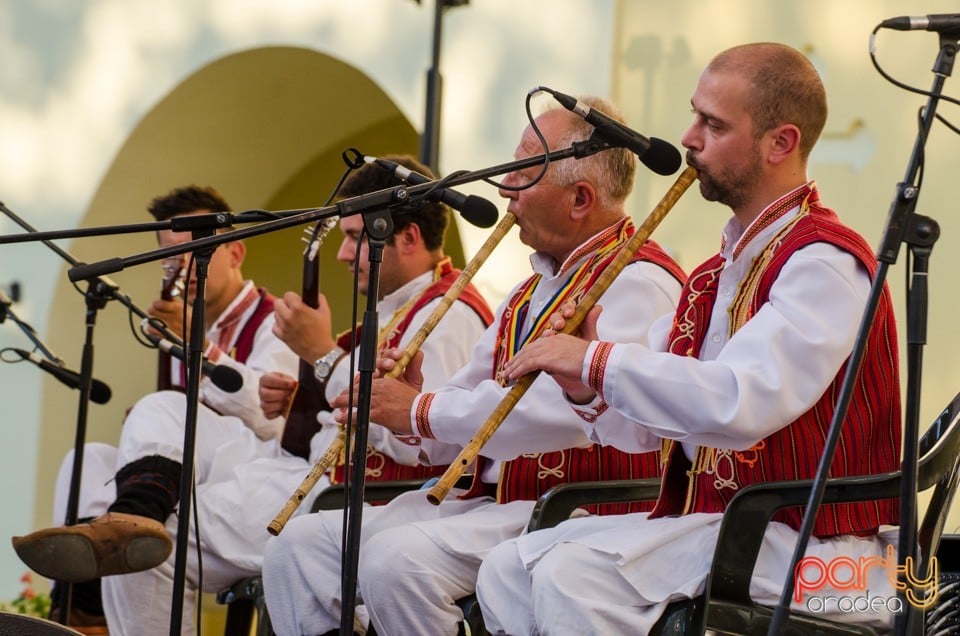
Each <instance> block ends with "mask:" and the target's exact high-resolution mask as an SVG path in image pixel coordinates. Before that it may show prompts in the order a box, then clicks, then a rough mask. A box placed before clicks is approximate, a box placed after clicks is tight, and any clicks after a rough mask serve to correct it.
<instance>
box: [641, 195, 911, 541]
mask: <svg viewBox="0 0 960 636" xmlns="http://www.w3.org/2000/svg"><path fill="white" fill-rule="evenodd" d="M808 202H809V203H810V208H809V213H807V214H802V216H800V218H799V219H798V220H797V221H796V222H795V223H794V225H793V227H792V228H789V229H788V230H787V231H786V234H785V235H783V236H780V237H778V238H777V239H776V240H772V241H771V242H770V244H769V245H768V247H767V250H768V252H769V251H770V250H772V253H771V254H769V260H768V261H767V262H766V263H762V264H761V265H760V266H758V265H757V264H756V263H754V268H755V271H753V272H751V274H750V276H749V277H748V278H750V279H752V280H755V281H756V287H755V288H754V290H753V293H752V296H750V297H748V298H744V299H743V302H742V303H739V304H738V306H737V307H736V308H734V307H732V308H731V310H732V311H731V315H732V318H733V320H732V321H731V322H732V324H733V326H732V329H736V328H737V327H738V326H742V325H743V324H744V323H745V322H746V321H747V320H749V319H750V318H751V317H752V316H754V315H755V314H756V312H757V311H759V309H760V307H761V306H762V305H763V304H764V303H766V302H767V301H768V300H769V294H770V289H771V287H772V286H773V284H774V281H776V279H777V276H778V274H779V272H780V269H781V268H782V267H783V265H784V264H785V263H786V262H787V261H788V260H789V258H790V256H791V255H792V254H793V253H794V252H796V251H797V250H799V249H801V248H803V247H805V246H807V245H810V244H812V243H816V242H827V243H830V244H832V245H835V246H837V247H839V248H840V249H842V250H845V251H847V252H849V253H851V254H852V255H854V256H855V257H856V258H857V259H858V260H859V261H860V262H861V263H862V264H863V265H864V267H866V268H867V270H868V271H869V272H870V274H871V276H873V275H875V273H876V269H877V264H876V259H875V258H874V255H873V253H872V251H871V250H870V248H869V246H868V245H867V244H866V242H865V241H864V240H863V238H862V237H860V236H859V235H858V234H856V233H855V232H853V231H852V230H851V229H849V228H847V227H846V226H844V225H842V224H841V223H840V221H839V220H838V218H837V216H836V214H835V213H834V212H833V211H831V210H829V209H827V208H824V207H820V206H819V201H818V198H817V193H816V191H815V190H811V192H810V196H809V199H808ZM760 260H761V259H757V261H760ZM722 267H723V259H722V257H721V256H719V255H718V256H715V257H713V258H712V259H711V260H709V261H707V262H706V263H704V264H703V265H701V266H700V267H698V268H697V270H696V271H695V272H694V273H693V274H691V276H690V278H689V280H688V282H687V285H686V286H685V287H684V291H683V293H682V294H681V302H680V306H679V307H678V308H677V313H676V316H677V317H681V316H683V317H684V320H679V319H675V320H674V326H673V332H672V334H671V339H670V343H671V345H670V348H671V351H672V352H673V353H676V354H677V355H684V356H694V357H696V356H698V355H699V351H700V348H701V346H702V344H703V339H704V336H705V334H706V332H707V327H708V325H709V322H710V314H711V310H712V308H713V304H714V301H715V300H716V295H717V278H718V277H719V272H720V270H721V269H722ZM745 280H747V278H745ZM691 299H692V302H691ZM734 309H738V310H739V311H740V312H741V313H740V314H739V315H738V313H737V312H736V311H734ZM681 322H682V323H683V327H684V328H683V329H681V328H679V324H680V323H681ZM691 326H692V330H691V329H690V327H691ZM846 366H847V363H844V365H843V366H842V367H841V368H840V370H839V371H838V373H837V375H836V377H835V378H834V380H833V381H832V383H831V384H830V386H829V387H828V388H827V390H826V392H825V393H824V394H823V396H822V397H821V398H820V400H819V401H818V402H817V403H816V404H814V405H813V407H812V408H811V409H810V410H809V411H807V412H806V413H804V414H803V415H801V416H800V417H799V418H798V419H796V420H795V421H794V422H792V423H790V424H789V425H787V426H786V427H784V428H782V429H780V430H779V431H777V432H776V433H774V434H773V435H770V436H769V437H767V438H765V439H763V440H761V441H760V442H758V443H757V444H756V445H754V446H753V447H752V448H750V449H749V450H746V451H731V450H724V449H715V448H700V447H698V448H697V451H696V456H695V459H694V461H693V462H690V460H688V459H687V457H686V455H685V454H684V452H683V449H682V447H681V445H680V444H677V443H674V442H673V441H672V440H665V441H664V444H663V451H662V452H663V457H664V468H663V476H662V480H663V485H662V487H661V493H660V498H659V499H658V501H657V505H656V507H655V508H654V511H653V512H652V513H651V517H661V516H668V515H680V514H687V513H693V512H722V511H723V510H724V509H725V508H726V506H727V503H728V502H729V501H730V499H731V498H732V497H733V496H734V495H735V494H736V493H737V492H739V490H741V489H742V488H744V487H746V486H749V485H750V484H755V483H761V482H770V481H781V480H797V479H811V478H813V477H814V475H815V473H816V470H817V465H818V463H819V460H820V456H821V453H822V450H823V445H824V440H825V438H826V436H827V432H828V429H829V427H830V422H831V420H832V418H833V413H834V406H835V403H836V398H837V396H838V394H839V392H840V387H841V384H842V382H843V377H844V375H845V373H846ZM757 417H763V414H762V413H757ZM899 460H900V387H899V379H898V362H897V338H896V326H895V321H894V316H893V309H892V304H891V299H890V292H889V289H887V287H886V286H885V287H884V290H883V294H882V297H881V300H880V304H879V307H878V311H877V315H876V319H875V322H874V324H873V326H872V328H871V330H870V334H869V338H868V344H867V348H866V351H865V353H864V358H863V363H862V367H861V371H860V381H859V382H858V383H857V388H856V389H855V391H854V393H853V397H852V399H851V401H850V410H849V412H848V414H847V418H846V420H845V421H844V423H843V432H842V434H841V436H840V441H839V445H838V447H837V452H836V456H835V457H834V460H833V463H832V465H831V467H830V476H831V477H845V476H851V475H871V474H877V473H884V472H889V471H895V470H898V468H899ZM802 519H803V509H802V508H800V507H794V508H789V509H786V510H783V511H781V512H779V513H777V514H776V515H775V516H774V520H776V521H781V522H783V523H786V524H788V525H790V526H791V527H792V528H794V529H799V528H800V526H801V523H802ZM897 519H898V507H897V500H896V499H886V500H881V501H871V502H862V503H850V504H833V505H825V506H822V507H821V509H820V510H819V512H818V514H817V518H816V522H815V525H814V529H813V534H814V535H815V536H818V537H830V536H835V535H843V534H853V535H859V536H868V535H871V534H875V533H876V531H877V528H878V527H879V526H880V525H883V524H896V523H897Z"/></svg>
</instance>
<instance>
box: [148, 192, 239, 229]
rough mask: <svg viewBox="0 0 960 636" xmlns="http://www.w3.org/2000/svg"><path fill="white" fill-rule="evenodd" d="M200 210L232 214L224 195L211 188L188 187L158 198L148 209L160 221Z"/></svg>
mask: <svg viewBox="0 0 960 636" xmlns="http://www.w3.org/2000/svg"><path fill="white" fill-rule="evenodd" d="M199 210H208V211H210V212H230V205H229V204H228V203H227V201H226V199H224V198H223V195H221V194H220V193H219V192H217V191H216V190H214V189H213V188H211V187H209V186H197V185H188V186H184V187H181V188H175V189H173V190H171V191H170V192H168V193H167V194H164V195H162V196H158V197H156V198H155V199H154V200H153V201H151V202H150V205H149V206H148V207H147V211H148V212H150V214H151V215H153V218H155V219H156V220H158V221H169V220H170V219H172V218H173V217H175V216H179V215H181V214H190V213H191V212H197V211H199Z"/></svg>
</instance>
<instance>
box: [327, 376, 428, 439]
mask: <svg viewBox="0 0 960 636" xmlns="http://www.w3.org/2000/svg"><path fill="white" fill-rule="evenodd" d="M371 388H372V390H371V393H370V421H371V422H374V423H376V424H380V425H381V426H384V427H386V428H388V429H390V430H391V431H393V432H394V433H400V434H402V435H411V434H412V433H413V424H412V422H411V421H410V411H411V409H412V407H413V402H414V399H415V398H416V397H417V395H418V394H419V391H418V390H417V389H415V388H413V387H412V386H410V385H408V384H407V383H405V382H401V381H400V380H395V379H393V378H377V379H375V380H373V382H372V383H371ZM358 389H359V387H358V386H357V385H356V384H354V385H353V386H352V387H351V389H350V390H351V391H353V404H354V406H356V404H357V402H358V400H359V398H360V396H359V390H358ZM349 403H350V393H349V392H348V391H344V392H343V393H341V394H340V395H338V396H337V397H335V398H333V401H332V402H331V403H330V406H332V407H333V408H334V409H336V410H335V411H334V413H333V417H334V419H336V420H337V421H338V422H340V423H341V424H343V423H346V421H347V412H346V409H347V406H348V405H349Z"/></svg>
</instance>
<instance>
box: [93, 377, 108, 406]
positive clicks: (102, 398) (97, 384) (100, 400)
mask: <svg viewBox="0 0 960 636" xmlns="http://www.w3.org/2000/svg"><path fill="white" fill-rule="evenodd" d="M111 397H113V391H111V390H110V387H109V386H107V385H106V384H104V383H103V382H101V381H100V380H97V379H93V380H91V381H90V401H91V402H94V403H96V404H106V403H107V402H109V401H110V398H111Z"/></svg>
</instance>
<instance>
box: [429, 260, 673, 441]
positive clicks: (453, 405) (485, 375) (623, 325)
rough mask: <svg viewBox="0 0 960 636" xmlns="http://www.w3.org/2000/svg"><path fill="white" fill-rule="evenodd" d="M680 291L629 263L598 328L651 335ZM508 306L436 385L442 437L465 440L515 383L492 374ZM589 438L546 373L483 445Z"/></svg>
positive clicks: (611, 335)
mask: <svg viewBox="0 0 960 636" xmlns="http://www.w3.org/2000/svg"><path fill="white" fill-rule="evenodd" d="M679 293H680V285H679V283H678V282H677V281H676V279H674V278H673V276H671V275H670V274H669V273H667V272H666V271H665V270H664V269H663V268H661V267H659V266H656V265H653V264H651V263H646V262H637V263H633V264H631V265H629V266H628V267H626V268H624V270H623V271H622V272H621V273H620V275H619V276H617V278H616V279H615V280H614V282H613V283H612V284H611V285H610V287H609V288H608V289H607V291H606V293H604V295H603V296H602V297H601V299H600V301H599V303H598V304H599V305H601V306H602V307H603V312H602V313H601V315H600V319H599V321H598V324H597V329H598V332H599V334H600V336H601V337H602V338H603V339H605V340H607V339H609V340H615V341H617V342H640V343H645V342H646V335H647V329H648V327H649V326H650V324H651V323H652V322H653V321H654V319H656V318H657V317H659V316H661V315H663V314H672V313H673V311H674V308H675V307H676V302H677V299H678V298H679ZM503 310H504V307H503V306H501V307H500V308H498V310H497V317H496V320H495V322H494V325H493V326H492V327H491V328H489V329H487V330H486V332H484V334H483V336H482V337H481V338H480V341H479V342H478V343H477V345H476V347H474V350H473V355H472V357H471V359H470V362H469V363H468V364H467V365H466V366H465V367H464V368H463V369H461V370H460V372H458V373H457V374H456V375H455V376H454V377H453V378H451V380H450V382H448V383H447V384H446V385H444V386H442V387H440V388H438V389H437V390H436V391H435V392H434V395H433V398H432V402H431V404H430V410H429V414H428V419H429V426H430V429H431V431H432V433H433V436H434V437H435V438H436V439H438V440H442V441H445V442H452V443H455V444H458V445H461V446H463V445H466V444H467V443H468V442H469V441H470V440H471V439H472V438H473V437H474V435H475V434H476V433H477V432H478V431H479V430H480V428H481V426H483V424H484V423H485V422H486V421H487V419H488V417H489V416H490V414H491V413H492V412H493V410H494V409H495V408H496V407H497V405H499V404H500V403H501V402H502V401H503V399H504V397H505V396H506V395H507V393H508V392H509V391H510V387H502V386H500V384H499V383H498V382H496V381H494V380H493V379H492V377H491V376H492V373H493V371H492V369H493V351H494V346H495V343H496V338H497V326H496V325H497V324H498V323H499V320H500V318H501V315H502V313H503ZM423 399H424V395H421V396H419V398H418V400H417V401H415V402H414V405H413V408H412V409H411V413H410V417H411V422H412V423H413V424H414V430H417V429H416V412H417V408H418V405H419V403H420V401H421V400H423ZM590 443H591V440H590V439H589V438H588V437H587V434H586V432H585V431H584V426H583V421H582V420H581V419H580V417H579V416H578V415H577V414H576V413H574V411H573V410H572V409H571V408H570V406H569V405H568V403H567V401H566V399H565V398H564V395H563V392H562V391H561V390H560V387H559V386H558V385H557V384H556V382H554V381H553V379H552V378H550V377H549V376H547V375H546V374H541V375H540V376H539V377H538V378H537V379H536V380H535V381H534V382H533V384H532V385H531V386H530V388H529V389H528V390H527V392H526V393H525V394H524V395H523V397H521V398H520V400H519V401H518V402H517V405H516V406H515V407H514V408H513V409H512V410H511V411H510V413H509V415H507V417H506V419H505V420H504V421H503V423H502V424H501V425H500V426H499V427H498V428H497V431H496V432H495V433H494V434H493V435H492V437H491V438H490V439H489V440H488V441H487V442H486V444H485V445H484V446H483V455H484V456H486V457H490V458H492V459H500V460H509V459H513V458H514V457H517V456H518V455H521V454H524V453H536V452H550V451H556V450H562V449H565V448H577V447H584V446H587V445H589V444H590Z"/></svg>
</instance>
